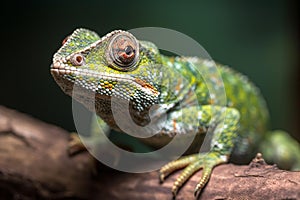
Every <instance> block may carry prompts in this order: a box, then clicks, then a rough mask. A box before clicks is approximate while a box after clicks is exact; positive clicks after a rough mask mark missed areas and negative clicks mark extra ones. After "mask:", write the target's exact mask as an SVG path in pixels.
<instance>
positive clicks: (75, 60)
mask: <svg viewBox="0 0 300 200" xmlns="http://www.w3.org/2000/svg"><path fill="white" fill-rule="evenodd" d="M70 61H71V63H72V64H73V65H75V66H81V65H83V64H84V57H83V55H81V54H80V53H77V54H74V55H73V56H72V57H71V59H70Z"/></svg>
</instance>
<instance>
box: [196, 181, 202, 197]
mask: <svg viewBox="0 0 300 200" xmlns="http://www.w3.org/2000/svg"><path fill="white" fill-rule="evenodd" d="M201 189H202V188H201V187H200V186H199V184H197V186H196V188H195V191H194V197H196V198H197V197H198V195H199V194H200V192H201Z"/></svg>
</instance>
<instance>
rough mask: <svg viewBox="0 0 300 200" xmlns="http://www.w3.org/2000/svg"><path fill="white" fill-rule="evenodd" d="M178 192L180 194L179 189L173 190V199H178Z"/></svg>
mask: <svg viewBox="0 0 300 200" xmlns="http://www.w3.org/2000/svg"><path fill="white" fill-rule="evenodd" d="M177 192H178V188H174V187H173V188H172V195H173V198H172V199H176V195H177Z"/></svg>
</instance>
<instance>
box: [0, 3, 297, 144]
mask: <svg viewBox="0 0 300 200" xmlns="http://www.w3.org/2000/svg"><path fill="white" fill-rule="evenodd" d="M8 4H9V5H7V7H6V6H3V7H2V11H1V19H2V20H1V29H2V31H1V33H0V34H1V57H2V60H1V65H0V67H1V72H0V91H1V92H0V104H1V105H5V106H7V107H10V108H14V109H17V110H19V111H22V112H25V113H28V114H30V115H32V116H34V117H36V118H38V119H41V120H43V121H46V122H49V123H53V124H56V125H58V126H61V127H63V128H65V129H67V130H69V131H73V130H75V126H74V124H73V118H72V109H71V107H72V103H71V98H70V97H67V96H66V95H64V94H63V92H62V91H61V90H60V88H59V87H58V86H57V85H56V83H55V82H54V80H53V79H52V77H51V75H50V72H49V67H50V64H51V61H52V55H53V54H54V53H55V52H56V51H57V49H58V48H59V47H60V45H61V42H62V40H63V39H64V38H65V37H66V36H67V35H68V34H70V33H71V32H72V31H73V30H74V29H75V28H78V27H85V28H89V29H92V30H95V31H96V32H97V33H98V34H99V35H104V34H106V33H107V32H110V31H112V30H114V29H124V30H128V29H132V28H137V27H147V26H155V27H165V28H169V29H174V30H177V31H180V32H182V33H184V34H186V35H188V36H190V37H192V38H193V39H195V40H196V41H198V42H199V43H200V44H201V45H202V46H203V47H204V48H205V49H206V50H207V52H208V53H209V54H210V55H211V57H212V58H213V59H214V60H216V61H217V62H220V63H223V64H226V65H229V66H231V67H232V68H234V69H236V70H238V71H240V72H242V73H244V74H246V75H247V76H248V77H249V78H250V79H251V80H252V81H253V82H254V83H255V84H256V85H257V86H258V87H259V88H260V89H261V91H262V93H263V95H264V96H265V98H266V100H267V102H268V106H269V108H270V114H271V117H272V121H271V123H272V128H273V129H275V128H276V129H278V128H280V129H285V130H287V131H289V132H290V133H291V134H292V135H293V136H294V137H297V138H298V139H300V131H299V129H300V124H299V118H300V117H299V111H300V99H299V91H300V90H299V89H300V84H299V83H300V75H299V74H300V69H299V67H300V66H299V21H298V17H299V16H298V4H297V1H291V0H287V1H279V0H272V1H271V0H270V1H258V0H254V1H248V2H241V1H230V3H229V2H225V1H222V2H220V1H199V0H197V1H185V2H183V1H182V2H176V1H156V2H155V1H117V0H114V1H109V0H107V1H96V0H95V1H77V0H72V1H58V0H52V1H20V2H11V3H8Z"/></svg>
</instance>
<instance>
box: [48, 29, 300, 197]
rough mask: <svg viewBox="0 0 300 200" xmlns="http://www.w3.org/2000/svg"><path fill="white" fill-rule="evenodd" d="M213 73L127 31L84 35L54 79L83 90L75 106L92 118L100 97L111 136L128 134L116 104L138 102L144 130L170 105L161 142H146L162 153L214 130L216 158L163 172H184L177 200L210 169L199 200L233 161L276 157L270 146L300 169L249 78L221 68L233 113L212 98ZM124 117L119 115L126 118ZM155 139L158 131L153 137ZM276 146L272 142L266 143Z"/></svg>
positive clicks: (60, 58)
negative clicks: (173, 142)
mask: <svg viewBox="0 0 300 200" xmlns="http://www.w3.org/2000/svg"><path fill="white" fill-rule="evenodd" d="M213 66H214V63H213V62H212V61H208V60H201V59H199V58H190V57H176V58H174V57H167V56H163V55H161V54H160V53H159V51H158V49H157V47H156V46H155V45H154V44H152V43H150V42H145V41H138V40H136V39H135V38H134V36H132V35H131V34H130V33H128V32H125V31H113V32H112V33H109V34H107V35H106V36H104V37H102V38H100V37H99V36H98V35H97V34H96V33H94V32H92V31H89V30H86V29H77V30H75V31H74V33H73V34H72V35H71V36H69V37H68V38H67V39H66V40H65V42H64V44H63V46H62V47H61V48H60V49H59V51H58V52H57V53H56V54H55V55H54V58H53V65H52V67H51V73H52V75H53V77H54V79H55V80H56V82H57V83H58V85H59V86H60V87H61V88H62V90H63V91H64V92H65V93H67V94H68V95H72V88H73V85H74V84H77V85H78V86H79V88H80V91H79V93H80V95H76V96H75V97H74V96H73V98H76V100H78V101H79V102H81V103H83V104H84V105H85V106H86V107H87V108H89V109H90V110H93V108H94V105H91V102H93V100H92V99H91V98H90V97H88V95H86V94H87V93H88V92H90V91H92V92H94V93H96V96H95V99H96V100H95V109H96V113H97V115H98V116H99V120H100V121H101V123H100V124H102V126H103V128H105V127H106V126H109V127H111V128H112V129H115V130H117V131H120V132H122V130H121V128H120V127H118V125H117V124H116V122H115V120H114V116H113V114H112V111H111V102H110V100H111V97H112V96H114V97H117V98H118V99H121V100H124V101H130V107H129V109H130V114H131V116H132V119H133V121H134V122H135V123H136V124H138V125H146V124H148V123H149V122H150V120H149V115H148V113H149V112H148V111H149V109H150V108H151V106H153V105H154V104H159V105H162V106H161V107H159V108H157V109H154V114H152V115H151V116H150V117H151V122H155V126H157V127H158V128H160V130H161V131H160V133H159V134H157V136H156V137H154V139H153V138H152V139H149V140H147V141H146V142H147V144H150V145H152V146H154V147H157V148H158V147H161V146H162V145H164V143H165V141H166V140H165V138H166V137H169V136H174V135H175V134H180V135H182V138H184V135H188V134H191V133H195V132H196V133H197V134H198V135H202V134H204V133H206V131H207V130H208V128H213V129H212V130H213V132H214V134H213V138H212V142H211V148H210V151H209V152H208V153H200V154H192V155H187V156H184V157H182V158H180V159H179V160H176V161H172V162H170V163H169V164H167V165H165V166H163V167H162V168H161V170H160V180H161V181H163V180H164V178H165V177H166V176H168V175H169V174H171V173H172V172H173V171H175V170H177V169H180V168H184V170H183V172H182V174H181V175H180V176H179V177H178V178H177V180H176V181H175V183H174V185H173V188H172V192H173V195H174V196H175V195H176V193H177V191H178V189H179V188H180V187H181V186H182V184H183V183H184V182H186V181H187V180H188V179H189V178H190V177H191V176H192V174H193V173H195V172H196V171H198V170H199V169H203V173H202V177H201V179H200V181H199V183H198V185H197V186H196V188H195V194H197V193H199V192H200V191H201V189H202V188H203V187H204V186H205V184H206V183H207V182H208V180H209V177H210V175H211V172H212V169H213V168H214V167H215V166H216V165H218V164H221V163H225V162H227V161H228V159H229V157H231V158H232V160H235V161H238V162H239V163H245V162H248V161H249V160H250V159H251V158H252V157H253V156H254V155H255V154H256V153H257V152H258V151H259V150H261V151H263V149H268V147H267V145H270V146H273V148H274V147H275V148H276V147H278V148H280V150H282V149H284V151H285V154H279V153H277V154H276V158H275V160H276V163H277V164H279V165H281V163H284V164H285V165H284V166H282V167H290V168H294V169H296V168H300V163H299V161H300V158H299V155H300V148H299V145H298V143H297V142H295V141H293V140H292V139H291V138H288V137H287V135H286V133H284V132H282V131H277V132H276V134H274V135H276V137H282V138H288V139H287V140H286V141H287V142H286V143H284V142H283V141H284V140H283V139H280V140H276V139H273V140H272V136H273V134H272V132H268V120H269V119H268V117H269V116H268V111H267V108H266V105H265V101H264V100H263V98H262V96H261V95H260V92H259V90H258V89H257V88H256V87H255V86H254V85H253V84H252V83H251V82H249V81H248V79H247V78H246V77H245V76H243V75H241V74H239V73H237V72H235V71H233V70H232V69H230V68H228V67H225V66H222V65H217V68H218V70H219V73H220V74H221V77H222V79H223V81H219V80H218V78H217V77H215V75H214V73H211V75H209V79H210V81H211V82H212V84H213V87H215V88H217V87H222V84H223V83H224V86H225V90H226V97H227V102H226V105H223V104H219V103H218V99H217V98H216V96H214V95H210V93H209V89H208V88H209V87H208V85H207V84H206V83H207V82H205V79H204V78H203V77H202V74H209V72H210V71H213V69H214V68H213ZM195 69H196V70H199V72H200V73H197V72H196V71H195ZM206 78H207V77H206ZM123 109H124V108H123V107H120V108H119V114H120V115H121V116H122V113H123V111H124V110H123ZM152 111H153V110H152ZM163 114H166V116H167V118H166V120H160V119H161V116H162V115H163ZM193 119H197V120H193ZM147 131H151V129H145V132H147ZM278 135H279V136H278ZM269 138H271V139H270V140H269V141H272V142H264V143H262V141H264V140H266V139H269ZM267 141H268V140H267ZM201 143H202V141H201V140H199V141H196V142H194V143H193V146H194V147H193V148H195V146H196V147H198V148H199V147H200V145H201ZM260 144H263V148H261V147H260ZM193 148H192V149H193ZM265 152H266V154H267V156H268V157H267V158H266V159H267V160H272V156H273V155H272V151H265ZM278 152H279V151H278ZM286 155H288V156H286ZM273 161H274V159H273Z"/></svg>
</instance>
